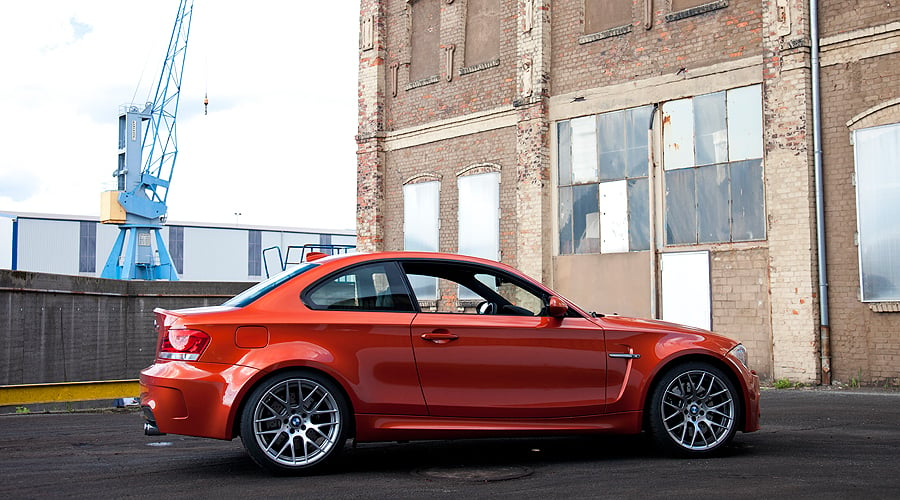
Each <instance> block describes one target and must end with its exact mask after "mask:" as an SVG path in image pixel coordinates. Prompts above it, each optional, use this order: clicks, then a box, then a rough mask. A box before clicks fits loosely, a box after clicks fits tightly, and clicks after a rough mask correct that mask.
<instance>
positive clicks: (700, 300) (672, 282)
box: [661, 252, 712, 330]
mask: <svg viewBox="0 0 900 500" xmlns="http://www.w3.org/2000/svg"><path fill="white" fill-rule="evenodd" d="M661 267H662V317H663V319H664V320H665V321H671V322H672V323H681V324H682V325H689V326H696V327H698V328H705V329H707V330H709V329H710V327H711V326H712V314H711V305H710V303H711V294H710V279H709V252H678V253H664V254H662V263H661Z"/></svg>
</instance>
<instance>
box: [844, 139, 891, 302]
mask: <svg viewBox="0 0 900 500" xmlns="http://www.w3.org/2000/svg"><path fill="white" fill-rule="evenodd" d="M853 144H854V153H855V154H854V161H855V164H856V203H857V214H858V215H857V224H858V229H859V267H860V279H861V280H862V299H863V301H864V302H876V301H897V300H900V222H897V214H898V213H900V124H897V123H894V124H891V125H883V126H880V127H872V128H864V129H860V130H856V131H854V133H853Z"/></svg>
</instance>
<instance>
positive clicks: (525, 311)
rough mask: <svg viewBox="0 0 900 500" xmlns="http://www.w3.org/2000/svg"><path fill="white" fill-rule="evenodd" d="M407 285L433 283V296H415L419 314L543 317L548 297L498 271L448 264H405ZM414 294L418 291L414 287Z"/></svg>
mask: <svg viewBox="0 0 900 500" xmlns="http://www.w3.org/2000/svg"><path fill="white" fill-rule="evenodd" d="M403 269H404V272H405V273H406V277H407V279H408V280H409V282H410V283H423V282H432V283H435V285H434V288H436V293H428V294H427V295H425V296H421V295H417V297H416V298H417V300H418V303H419V308H420V309H421V310H422V312H440V313H458V314H494V315H502V316H542V315H544V314H546V313H545V306H546V301H547V300H548V297H546V294H545V293H544V292H543V291H542V290H539V289H534V287H531V286H528V284H527V283H526V282H524V281H522V280H520V279H518V278H516V277H514V276H512V275H510V274H507V273H504V272H502V271H501V270H498V269H492V268H489V267H483V266H477V265H474V264H457V263H448V262H431V261H426V262H419V261H412V262H405V263H403ZM414 289H415V292H416V293H417V294H419V293H420V290H421V289H422V288H421V287H414Z"/></svg>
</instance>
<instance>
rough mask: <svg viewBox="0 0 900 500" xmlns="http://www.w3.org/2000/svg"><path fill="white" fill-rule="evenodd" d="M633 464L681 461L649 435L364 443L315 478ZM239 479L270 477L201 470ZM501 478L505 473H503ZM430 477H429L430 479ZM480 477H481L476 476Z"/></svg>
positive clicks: (230, 464) (222, 463)
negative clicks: (651, 461) (323, 476)
mask: <svg viewBox="0 0 900 500" xmlns="http://www.w3.org/2000/svg"><path fill="white" fill-rule="evenodd" d="M752 449H753V446H750V445H747V444H746V443H743V442H741V441H739V440H736V441H735V442H733V443H732V444H731V445H729V446H728V447H726V448H725V449H723V450H722V451H720V452H717V453H716V454H715V455H714V458H719V457H730V456H741V455H746V454H750V453H752ZM631 460H640V461H646V460H656V461H669V460H681V459H680V458H676V457H671V456H669V455H666V454H664V453H662V452H661V451H660V450H659V449H657V448H656V446H655V445H654V443H653V442H652V441H651V440H650V438H649V437H648V436H646V435H635V436H565V437H538V438H535V437H530V438H497V439H494V438H490V439H460V440H442V441H412V442H401V443H397V442H387V443H363V444H356V445H354V444H353V443H352V442H351V443H348V445H347V446H346V447H345V449H344V450H343V453H342V454H341V455H340V456H339V457H337V459H336V460H335V462H334V463H332V464H331V466H330V467H329V468H328V469H326V470H324V471H321V472H319V473H318V474H317V475H322V474H326V475H341V474H404V475H405V474H410V473H412V474H419V473H422V472H423V471H433V470H439V469H441V470H443V469H448V470H463V469H468V470H472V471H485V470H499V471H503V470H508V469H520V470H528V471H530V470H533V469H537V468H542V467H546V466H554V465H567V464H575V463H596V464H602V463H604V462H616V463H622V462H623V461H624V462H628V461H631ZM197 469H198V470H197V471H196V472H197V473H200V474H202V473H203V472H202V470H206V471H209V472H210V473H213V471H214V473H215V474H217V475H218V474H221V473H222V472H227V473H228V474H229V475H235V476H245V477H254V476H268V475H269V474H268V473H267V472H266V471H264V470H263V469H262V468H260V467H257V466H256V464H255V463H254V462H253V461H252V459H250V457H249V456H248V455H247V454H246V453H239V454H235V455H230V456H229V457H224V456H223V457H221V458H220V459H219V460H216V461H215V463H210V462H207V463H205V464H203V466H202V467H199V466H198V467H197ZM501 473H502V472H501ZM426 475H427V474H426ZM476 477H478V476H476Z"/></svg>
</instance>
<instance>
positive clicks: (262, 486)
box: [0, 389, 900, 499]
mask: <svg viewBox="0 0 900 500" xmlns="http://www.w3.org/2000/svg"><path fill="white" fill-rule="evenodd" d="M762 411H763V415H762V425H763V428H762V429H761V430H760V431H758V432H755V433H750V434H738V435H737V437H736V439H735V441H734V443H733V444H732V445H731V446H730V447H729V448H728V449H727V450H725V453H724V454H722V455H721V456H718V457H715V458H708V459H677V458H669V457H666V456H664V455H661V454H660V453H659V452H657V451H656V449H655V448H654V447H653V445H652V444H651V443H650V442H649V440H647V439H645V438H643V437H641V436H632V437H615V436H610V437H587V438H586V437H564V438H538V439H531V438H519V439H488V440H460V441H429V442H412V443H403V444H397V443H385V444H368V445H360V446H358V447H356V448H348V449H347V450H346V452H345V453H344V454H343V455H342V456H341V458H340V460H339V461H338V462H337V463H336V464H335V467H334V470H333V471H331V472H328V473H325V474H321V475H317V476H310V477H287V478H285V477H272V476H270V475H269V474H267V473H266V472H264V471H263V470H262V469H260V468H258V467H257V466H256V465H255V464H254V463H253V462H252V461H251V460H250V458H249V457H248V456H247V455H246V454H245V453H244V451H243V448H242V447H241V443H240V440H239V439H236V440H234V441H232V442H227V441H215V440H209V439H199V438H190V437H182V436H175V435H167V436H154V437H151V436H144V435H143V433H142V430H141V424H142V418H141V416H140V414H139V413H137V412H136V411H127V410H118V411H116V410H106V411H102V412H72V413H49V414H39V413H31V414H25V415H0V498H10V499H18V498H99V497H111V498H217V499H225V498H272V497H281V498H425V497H428V498H461V497H466V498H489V497H490V498H548V499H551V498H552V499H557V498H563V499H565V498H641V499H644V498H697V497H702V498H754V499H755V498H816V499H827V498H840V499H845V498H865V499H877V498H885V499H898V498H900V392H896V391H881V392H874V391H867V390H852V391H851V390H774V389H770V390H766V391H764V392H763V397H762Z"/></svg>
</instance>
